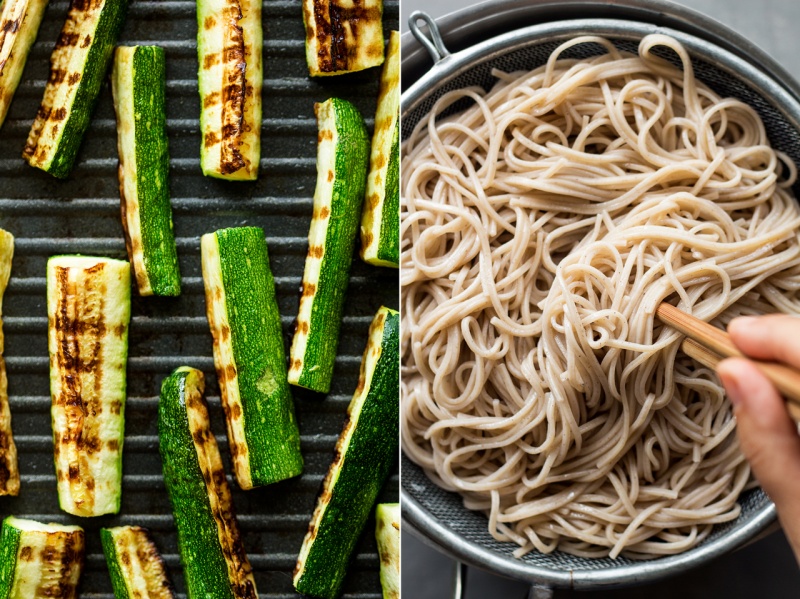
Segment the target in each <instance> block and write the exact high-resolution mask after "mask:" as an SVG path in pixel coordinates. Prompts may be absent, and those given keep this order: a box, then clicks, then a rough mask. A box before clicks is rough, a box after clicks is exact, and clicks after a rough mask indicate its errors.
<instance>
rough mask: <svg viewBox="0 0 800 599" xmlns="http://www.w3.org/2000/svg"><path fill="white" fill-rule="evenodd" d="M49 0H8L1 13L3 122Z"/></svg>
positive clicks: (0, 103)
mask: <svg viewBox="0 0 800 599" xmlns="http://www.w3.org/2000/svg"><path fill="white" fill-rule="evenodd" d="M46 6H47V0H5V1H4V2H3V9H2V12H1V13H0V125H2V124H3V122H4V121H5V120H6V115H7V114H8V107H9V105H10V104H11V100H12V98H13V97H14V92H16V91H17V85H19V80H20V79H21V78H22V71H23V70H24V69H25V62H26V61H27V59H28V52H30V49H31V46H33V42H34V41H36V34H37V33H38V32H39V25H40V24H41V22H42V16H43V15H44V9H45V7H46Z"/></svg>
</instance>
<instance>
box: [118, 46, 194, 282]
mask: <svg viewBox="0 0 800 599" xmlns="http://www.w3.org/2000/svg"><path fill="white" fill-rule="evenodd" d="M165 82H166V73H165V66H164V50H163V49H162V48H159V47H158V46H120V47H119V48H117V49H116V52H115V53H114V70H113V71H112V74H111V91H112V92H113V94H114V109H115V110H116V113H117V148H118V150H119V170H118V172H119V197H120V207H121V209H122V226H123V229H124V231H125V245H126V246H127V248H128V259H129V260H130V261H131V265H132V266H133V273H134V276H135V277H136V284H137V286H138V287H139V293H140V294H141V295H172V296H174V295H179V294H180V292H181V273H180V271H179V270H178V251H177V249H176V247H175V234H174V233H173V231H172V207H171V206H170V202H169V149H168V147H167V132H166V116H165V106H164V87H165V85H166V83H165Z"/></svg>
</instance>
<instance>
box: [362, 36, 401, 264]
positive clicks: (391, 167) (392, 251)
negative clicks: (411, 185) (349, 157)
mask: <svg viewBox="0 0 800 599" xmlns="http://www.w3.org/2000/svg"><path fill="white" fill-rule="evenodd" d="M361 258H362V259H363V260H364V261H365V262H368V263H370V264H374V265H375V266H390V267H394V268H397V267H398V266H399V265H400V32H399V31H392V32H391V34H390V35H389V46H388V48H387V49H386V62H384V63H383V73H382V74H381V91H380V94H379V95H378V110H377V111H376V113H375V132H374V133H373V135H372V150H371V152H370V158H369V176H368V177H367V196H366V198H365V200H364V213H363V214H362V215H361Z"/></svg>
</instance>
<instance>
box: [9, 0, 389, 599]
mask: <svg viewBox="0 0 800 599" xmlns="http://www.w3.org/2000/svg"><path fill="white" fill-rule="evenodd" d="M68 7H69V3H68V2H66V1H64V0H54V1H53V2H51V3H50V4H49V6H48V7H47V9H46V11H45V16H44V20H43V22H42V25H41V28H40V30H39V35H38V38H37V41H36V43H35V45H34V46H33V48H32V50H31V53H30V55H29V57H28V61H27V64H26V67H25V71H24V73H23V78H22V81H21V83H20V85H19V88H18V90H17V93H16V96H15V98H14V101H13V102H12V104H11V107H10V110H9V113H8V118H7V119H6V122H5V124H4V125H3V127H2V129H0V227H2V228H4V229H6V230H8V231H10V232H11V233H13V234H14V235H15V237H16V247H15V256H14V263H13V268H12V272H11V281H10V283H9V286H8V290H7V292H6V296H5V298H4V300H5V301H4V318H3V326H4V329H3V330H4V332H5V336H6V346H5V359H6V363H7V366H8V385H9V398H10V403H11V413H12V427H13V432H14V438H15V441H16V443H17V448H18V451H19V464H20V473H21V475H22V486H21V491H20V495H19V497H16V498H12V497H0V517H5V516H7V515H11V514H14V515H17V516H24V517H29V518H34V519H37V520H41V521H44V522H60V523H70V524H79V525H80V526H82V527H83V528H84V529H85V530H86V565H85V567H84V571H83V576H82V581H81V586H80V591H81V593H80V596H81V597H84V598H91V599H112V598H113V593H112V591H111V583H110V579H109V577H108V573H107V568H106V564H105V559H104V557H103V553H102V547H101V544H100V538H99V529H100V528H101V527H103V526H115V525H119V524H138V525H142V526H146V527H148V528H150V529H151V530H152V532H153V535H154V538H155V542H156V544H157V545H158V547H159V549H160V551H161V553H162V556H163V557H164V560H165V562H166V564H167V567H168V570H169V574H170V577H171V579H172V582H173V583H174V585H175V587H176V590H177V591H178V596H179V597H185V592H184V584H183V577H182V573H181V567H180V561H179V557H178V553H177V538H176V532H175V528H174V524H173V521H172V513H171V509H170V504H169V499H168V497H167V494H166V490H165V488H164V483H163V480H162V475H161V460H160V457H159V454H158V437H157V423H156V420H157V405H158V393H159V389H160V385H161V381H162V379H163V378H164V377H166V376H167V375H168V374H169V373H170V372H171V371H172V370H173V369H174V368H176V367H178V366H181V365H188V366H193V367H195V368H199V369H201V370H202V371H203V372H204V373H205V375H206V383H207V393H206V395H207V398H208V401H209V409H210V415H211V426H212V429H213V431H214V433H215V435H216V437H217V441H218V442H219V444H220V450H221V453H222V455H223V460H224V462H225V467H226V471H227V472H228V474H229V477H228V478H229V481H230V482H231V488H232V490H233V495H234V504H235V507H236V511H237V513H238V516H239V522H240V525H241V530H242V537H243V540H244V544H245V548H246V549H247V552H248V555H249V558H250V561H251V563H252V565H253V568H254V571H255V578H256V585H257V587H258V589H259V596H261V597H269V598H271V599H279V598H281V599H288V598H292V597H298V596H299V595H298V594H297V593H296V592H295V591H294V589H293V587H292V571H293V569H294V564H295V559H296V557H297V553H298V552H299V550H300V545H301V543H302V540H303V537H304V535H305V532H306V529H307V527H308V522H309V520H310V517H311V512H312V511H313V508H314V505H315V502H316V496H317V493H318V491H319V488H320V485H321V483H322V479H323V477H324V475H325V472H326V471H327V468H328V465H329V464H330V462H331V460H332V459H333V448H334V444H335V442H336V439H337V437H338V434H339V432H340V431H341V427H342V425H343V423H344V419H345V412H346V409H347V405H348V403H349V402H350V398H351V397H352V394H353V392H354V390H355V388H356V384H357V381H358V371H359V366H360V363H361V352H362V351H363V350H364V347H365V345H366V341H367V331H368V328H369V324H370V322H371V320H372V317H373V316H374V314H375V312H376V311H377V309H378V308H379V307H380V306H381V305H386V306H388V307H390V308H394V309H397V307H398V287H397V271H396V270H394V269H387V268H376V267H373V266H369V265H367V264H365V263H364V262H362V261H361V260H360V258H358V257H355V258H354V260H353V268H352V271H351V278H350V285H349V288H348V292H347V294H348V295H347V297H348V300H347V302H346V305H345V314H344V321H343V323H342V330H341V338H340V343H339V351H338V356H337V358H336V366H335V370H334V380H333V385H332V388H331V392H330V394H328V395H327V396H322V395H318V394H315V393H311V392H306V391H305V390H302V389H299V388H294V387H293V388H292V393H293V396H294V398H295V409H296V412H297V418H298V423H299V427H300V433H301V446H302V451H303V456H304V459H305V469H304V472H303V474H302V475H301V476H300V477H297V478H295V479H292V480H289V481H284V482H281V483H278V484H275V485H271V486H269V487H266V488H260V489H254V490H252V491H247V492H243V491H241V490H240V489H239V488H238V485H237V484H236V482H235V480H234V479H233V477H232V476H231V473H232V469H231V464H230V459H229V455H228V443H227V439H226V436H225V420H224V415H223V413H222V409H221V406H220V400H219V388H218V386H217V382H216V376H215V374H214V365H213V358H212V353H211V349H212V340H211V335H210V333H209V328H208V323H207V321H206V317H205V298H204V295H203V281H202V276H201V269H200V235H202V234H204V233H208V232H211V231H214V230H216V229H219V228H222V227H233V226H241V225H254V226H259V227H263V228H264V231H265V233H266V236H267V243H268V246H269V253H270V264H271V267H272V271H273V274H274V276H275V284H276V290H277V296H278V304H279V308H280V313H281V319H282V323H283V333H284V342H285V347H286V350H287V355H288V348H289V343H290V341H291V335H292V330H293V322H294V317H295V315H296V314H297V307H298V299H299V291H298V290H299V288H300V284H301V279H302V274H303V266H304V262H305V255H306V250H307V247H308V241H307V235H308V227H309V224H310V222H311V213H312V197H313V193H314V186H315V182H316V143H317V125H316V120H315V118H314V110H313V104H314V102H322V101H325V100H327V99H328V98H329V97H333V96H336V97H340V98H343V99H346V100H349V101H351V102H353V104H355V105H356V107H357V108H358V109H359V110H360V112H361V114H362V115H363V116H364V117H365V120H366V122H367V127H368V129H369V130H370V135H371V130H372V125H373V116H374V114H375V107H376V103H377V95H378V82H379V79H380V67H379V68H373V69H369V70H367V71H363V72H360V73H355V74H350V75H341V76H336V77H330V78H326V79H325V80H324V81H317V80H312V79H311V78H309V76H308V69H307V67H306V61H305V48H304V40H305V32H304V29H303V20H302V10H301V2H300V0H268V1H266V2H264V4H263V27H264V49H263V61H264V87H263V116H264V118H263V121H262V130H261V136H262V137H261V148H262V150H261V165H260V174H259V179H258V181H255V182H252V183H243V182H225V181H219V180H215V179H210V178H206V177H203V176H202V174H201V172H200V159H199V149H200V127H199V114H200V101H199V97H198V92H197V50H196V34H197V24H196V17H195V7H196V4H195V2H191V1H185V0H132V1H131V3H130V4H129V8H128V15H127V18H126V21H125V25H124V27H123V30H122V35H121V38H120V42H119V43H120V44H125V45H132V44H156V45H160V46H162V47H163V48H164V49H165V52H166V60H167V87H166V100H167V106H166V112H167V132H168V135H169V150H170V191H171V196H172V208H173V218H174V227H175V235H176V241H177V246H178V258H179V262H180V268H181V275H182V294H181V296H180V297H178V298H155V297H150V298H141V297H139V296H138V294H137V293H136V291H135V290H134V291H133V292H132V309H131V312H132V316H133V318H132V321H131V326H130V338H129V360H128V403H127V406H126V423H125V447H124V450H123V487H122V489H123V497H122V508H121V510H120V513H119V515H116V516H103V517H99V518H92V519H87V518H77V517H73V516H70V515H68V514H66V513H64V512H61V511H60V510H59V508H58V497H57V493H56V480H55V470H54V466H53V443H52V432H51V427H50V394H49V382H48V353H47V310H46V294H45V265H46V262H47V259H48V257H50V256H52V255H56V254H61V253H83V254H90V255H104V256H109V257H113V258H126V254H125V244H124V240H123V233H122V225H121V223H120V208H119V188H118V180H117V162H118V158H117V147H116V125H115V120H114V109H113V105H112V101H111V93H110V89H109V86H108V84H107V83H106V84H105V85H104V88H103V91H102V93H101V95H100V98H99V101H98V103H97V107H96V108H95V111H94V114H93V117H92V120H91V125H90V127H89V130H88V132H87V135H86V138H85V140H84V143H83V145H82V148H81V151H80V153H79V155H78V160H77V161H76V166H75V168H74V170H73V172H72V175H71V176H70V177H69V178H68V179H66V180H63V181H62V180H57V179H55V178H53V177H52V176H50V175H48V174H46V173H44V172H42V171H39V170H38V169H33V168H31V167H29V166H28V165H27V164H25V163H24V161H23V160H22V158H21V154H22V148H23V146H24V144H25V139H26V137H27V134H28V130H29V129H30V125H31V122H32V121H33V117H34V116H35V114H36V111H37V109H38V106H39V102H40V100H41V97H42V93H43V90H44V84H45V81H46V80H47V76H48V70H49V57H50V52H51V50H52V48H53V46H54V44H55V40H56V38H57V36H58V34H59V32H60V29H61V26H62V25H63V23H64V20H65V18H66V14H67V10H68ZM398 8H399V7H398V0H387V1H386V2H385V3H384V18H383V25H384V31H385V32H388V31H389V30H393V29H395V30H396V29H398ZM398 492H399V478H398V470H397V467H395V470H394V472H393V474H392V476H391V478H390V479H389V481H388V483H387V484H386V486H385V487H384V489H383V490H382V492H381V495H380V497H379V501H382V502H386V501H391V502H396V501H397V499H398ZM378 568H379V560H378V556H377V548H376V544H375V541H374V527H373V525H372V524H371V523H370V524H368V526H367V528H366V530H365V532H364V534H363V535H362V538H361V540H360V541H359V543H358V545H357V548H356V555H355V556H354V559H353V561H352V563H351V567H350V570H349V574H348V576H347V578H346V580H345V585H344V592H343V595H342V596H343V597H345V598H348V599H378V598H380V597H381V596H382V595H381V589H380V582H379V578H378Z"/></svg>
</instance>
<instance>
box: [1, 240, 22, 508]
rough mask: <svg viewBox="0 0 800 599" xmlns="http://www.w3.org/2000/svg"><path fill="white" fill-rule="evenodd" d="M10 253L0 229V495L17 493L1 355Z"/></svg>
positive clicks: (14, 451) (16, 467)
mask: <svg viewBox="0 0 800 599" xmlns="http://www.w3.org/2000/svg"><path fill="white" fill-rule="evenodd" d="M13 257H14V236H13V235H12V234H11V233H9V232H8V231H4V230H3V229H0V495H18V494H19V485H20V480H19V465H18V461H17V446H16V445H15V444H14V437H13V435H12V432H11V407H10V406H9V403H8V378H7V376H6V362H5V360H4V359H3V352H4V350H5V339H4V337H3V320H2V313H3V296H4V295H5V291H6V287H7V286H8V280H9V278H10V277H11V262H12V259H13Z"/></svg>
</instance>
